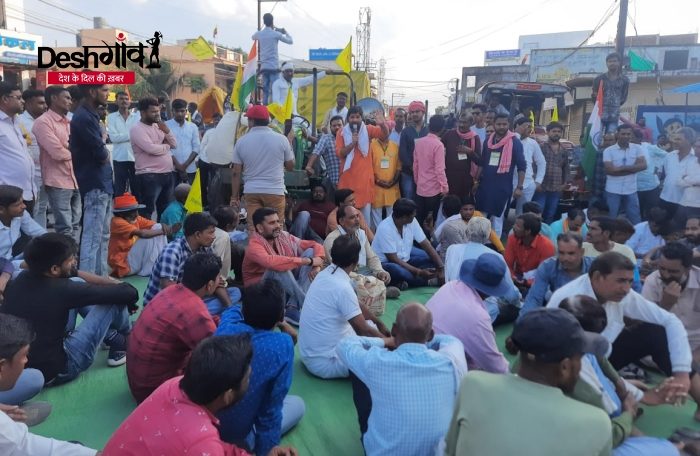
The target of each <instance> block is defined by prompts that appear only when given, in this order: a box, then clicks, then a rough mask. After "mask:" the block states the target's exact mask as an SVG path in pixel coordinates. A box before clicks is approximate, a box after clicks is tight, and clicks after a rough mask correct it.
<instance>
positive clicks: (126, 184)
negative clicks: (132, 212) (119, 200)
mask: <svg viewBox="0 0 700 456" xmlns="http://www.w3.org/2000/svg"><path fill="white" fill-rule="evenodd" d="M112 167H113V168H114V196H115V197H116V196H121V195H123V194H124V193H126V191H127V190H128V191H130V192H131V194H132V195H134V196H135V197H136V199H139V194H138V189H137V188H136V179H135V178H134V176H135V173H136V171H135V168H134V162H132V161H112Z"/></svg>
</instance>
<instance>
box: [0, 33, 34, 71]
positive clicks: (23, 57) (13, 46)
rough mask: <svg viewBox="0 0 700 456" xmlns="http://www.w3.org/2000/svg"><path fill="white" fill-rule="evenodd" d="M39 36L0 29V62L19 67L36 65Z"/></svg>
mask: <svg viewBox="0 0 700 456" xmlns="http://www.w3.org/2000/svg"><path fill="white" fill-rule="evenodd" d="M39 46H41V36H39V35H32V34H31V33H21V32H12V31H9V30H3V29H0V62H1V63H14V64H19V65H32V66H35V65H36V64H37V59H38V57H37V55H38V54H37V50H38V49H39Z"/></svg>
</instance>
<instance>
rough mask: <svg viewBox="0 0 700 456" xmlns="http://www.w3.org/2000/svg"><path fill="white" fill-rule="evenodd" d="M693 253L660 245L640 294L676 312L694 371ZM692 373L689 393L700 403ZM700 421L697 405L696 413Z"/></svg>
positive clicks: (699, 338) (696, 279)
mask: <svg viewBox="0 0 700 456" xmlns="http://www.w3.org/2000/svg"><path fill="white" fill-rule="evenodd" d="M692 262H693V254H692V252H691V251H690V249H689V248H687V247H686V246H684V245H683V244H681V243H679V242H672V243H670V244H666V245H665V246H663V247H662V248H661V258H660V259H659V262H658V270H656V271H654V272H653V273H651V275H650V276H649V277H647V279H646V280H645V281H644V288H643V289H642V296H644V297H645V298H647V299H648V300H649V301H651V302H655V303H656V304H658V305H659V306H661V307H662V308H664V309H666V310H668V311H669V312H671V313H673V314H674V315H676V316H677V317H678V318H679V319H680V320H681V321H682V322H683V326H685V329H686V331H687V332H688V342H689V343H690V348H691V349H692V350H693V371H697V366H698V361H700V312H698V311H697V305H698V303H700V268H699V267H697V266H693V263H692ZM693 373H695V374H696V375H692V376H691V387H690V396H691V397H692V398H693V400H695V402H697V403H700V378H698V375H697V372H693ZM695 419H696V420H700V406H698V409H697V410H696V412H695Z"/></svg>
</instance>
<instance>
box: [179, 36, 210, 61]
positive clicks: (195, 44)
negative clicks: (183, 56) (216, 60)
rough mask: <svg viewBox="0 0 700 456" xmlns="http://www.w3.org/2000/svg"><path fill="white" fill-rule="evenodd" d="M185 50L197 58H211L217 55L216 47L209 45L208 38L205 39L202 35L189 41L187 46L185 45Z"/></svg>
mask: <svg viewBox="0 0 700 456" xmlns="http://www.w3.org/2000/svg"><path fill="white" fill-rule="evenodd" d="M185 50H186V51H187V52H189V53H190V54H192V57H194V58H195V59H197V60H206V59H210V58H212V57H214V56H215V55H216V52H214V49H213V48H212V47H211V46H210V45H209V43H207V40H205V39H204V38H203V37H202V36H201V35H200V36H199V38H197V39H196V40H192V41H190V42H189V43H187V46H185Z"/></svg>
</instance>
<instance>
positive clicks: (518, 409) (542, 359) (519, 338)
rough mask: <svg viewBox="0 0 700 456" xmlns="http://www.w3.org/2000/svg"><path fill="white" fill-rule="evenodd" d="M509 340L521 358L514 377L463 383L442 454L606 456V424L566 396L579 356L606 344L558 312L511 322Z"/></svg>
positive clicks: (471, 378) (477, 377) (476, 376)
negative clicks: (511, 330)
mask: <svg viewBox="0 0 700 456" xmlns="http://www.w3.org/2000/svg"><path fill="white" fill-rule="evenodd" d="M510 342H511V343H510V344H509V345H510V347H511V348H512V349H513V351H515V352H517V351H519V352H520V366H519V367H518V372H517V375H495V374H491V373H487V372H471V373H470V374H469V375H467V376H466V377H465V378H464V380H463V381H462V385H461V387H460V391H459V395H458V397H457V406H456V409H455V412H454V415H453V416H452V423H451V424H450V428H449V430H448V432H447V436H446V438H445V442H446V448H445V453H444V454H445V455H447V456H457V455H467V454H474V455H476V454H479V455H481V454H494V455H496V454H498V455H501V454H527V455H531V454H532V455H535V454H537V455H555V454H566V455H567V456H591V455H609V454H610V453H611V451H612V429H611V425H610V418H608V416H607V415H606V414H605V412H604V411H603V410H601V409H598V408H596V407H593V406H591V405H588V404H584V403H582V402H578V401H576V400H574V399H571V398H569V397H567V396H565V393H571V392H573V390H574V386H575V385H576V382H577V380H578V378H579V372H580V371H581V357H582V356H583V354H584V353H593V354H597V355H600V356H605V352H606V350H607V349H608V347H609V344H608V343H607V341H606V340H605V339H604V338H603V337H602V336H600V335H598V334H594V333H588V332H585V331H584V330H583V329H581V325H580V324H579V322H578V321H577V320H576V318H575V317H574V316H573V315H571V314H570V313H569V312H567V311H565V310H563V309H538V310H534V311H532V312H530V313H529V314H527V315H526V316H525V317H523V318H522V319H521V320H520V321H519V322H518V323H516V324H515V328H514V329H513V334H512V336H511V338H510Z"/></svg>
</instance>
